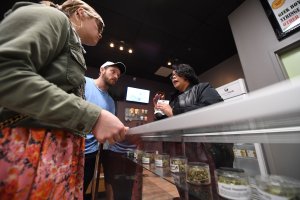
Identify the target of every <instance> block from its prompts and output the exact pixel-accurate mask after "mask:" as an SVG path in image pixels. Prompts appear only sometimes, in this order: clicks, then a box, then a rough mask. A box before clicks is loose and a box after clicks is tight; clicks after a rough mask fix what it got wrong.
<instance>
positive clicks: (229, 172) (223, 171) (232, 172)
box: [215, 167, 247, 178]
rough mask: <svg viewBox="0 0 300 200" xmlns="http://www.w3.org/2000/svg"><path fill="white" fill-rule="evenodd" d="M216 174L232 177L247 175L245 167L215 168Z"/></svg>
mask: <svg viewBox="0 0 300 200" xmlns="http://www.w3.org/2000/svg"><path fill="white" fill-rule="evenodd" d="M215 173H216V175H219V176H224V177H230V178H240V177H245V176H247V175H246V174H245V171H244V170H243V169H238V168H229V167H220V168H219V169H216V170H215Z"/></svg>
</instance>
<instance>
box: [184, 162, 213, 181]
mask: <svg viewBox="0 0 300 200" xmlns="http://www.w3.org/2000/svg"><path fill="white" fill-rule="evenodd" d="M186 181H187V182H188V183H191V184H195V185H208V184H210V182H211V178H210V172H209V166H208V164H206V163H201V162H189V163H188V165H187V170H186Z"/></svg>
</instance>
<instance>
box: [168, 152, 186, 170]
mask: <svg viewBox="0 0 300 200" xmlns="http://www.w3.org/2000/svg"><path fill="white" fill-rule="evenodd" d="M186 164H187V158H186V157H184V156H176V157H171V159H170V168H171V169H170V170H171V172H172V173H185V168H186Z"/></svg>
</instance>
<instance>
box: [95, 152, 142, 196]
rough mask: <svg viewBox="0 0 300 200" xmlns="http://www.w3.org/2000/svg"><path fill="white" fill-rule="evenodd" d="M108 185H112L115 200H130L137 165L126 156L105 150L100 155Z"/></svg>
mask: <svg viewBox="0 0 300 200" xmlns="http://www.w3.org/2000/svg"><path fill="white" fill-rule="evenodd" d="M100 157H101V163H102V166H103V171H104V177H105V178H104V179H105V182H106V183H109V184H111V186H112V189H113V193H114V199H115V200H127V199H128V200H130V199H131V196H132V190H133V184H134V181H135V179H136V171H137V165H136V164H135V163H134V162H132V161H131V160H129V159H128V158H126V157H125V155H124V154H121V153H116V152H113V151H110V150H103V151H101V154H100Z"/></svg>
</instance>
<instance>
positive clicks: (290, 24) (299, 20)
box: [260, 0, 300, 40]
mask: <svg viewBox="0 0 300 200" xmlns="http://www.w3.org/2000/svg"><path fill="white" fill-rule="evenodd" d="M260 2H261V4H262V5H263V7H264V9H265V12H266V14H267V16H268V18H269V20H270V22H271V24H272V27H273V29H274V31H275V33H276V36H277V38H278V40H282V39H283V38H285V37H287V36H289V35H291V34H293V33H295V32H297V31H299V30H300V0H260Z"/></svg>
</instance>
